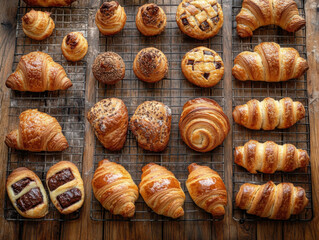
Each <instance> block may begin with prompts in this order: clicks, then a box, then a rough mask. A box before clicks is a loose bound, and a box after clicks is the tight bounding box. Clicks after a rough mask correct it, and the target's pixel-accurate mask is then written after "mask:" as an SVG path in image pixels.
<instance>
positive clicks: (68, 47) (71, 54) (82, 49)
mask: <svg viewBox="0 0 319 240" xmlns="http://www.w3.org/2000/svg"><path fill="white" fill-rule="evenodd" d="M61 49H62V53H63V56H64V57H65V58H66V59H67V60H69V61H72V62H77V61H80V60H81V59H83V58H84V57H85V55H86V53H87V51H88V42H87V41H86V39H85V37H84V36H83V33H81V32H71V33H69V34H68V35H66V36H65V37H64V39H63V41H62V46H61Z"/></svg>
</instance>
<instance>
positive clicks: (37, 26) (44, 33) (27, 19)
mask: <svg viewBox="0 0 319 240" xmlns="http://www.w3.org/2000/svg"><path fill="white" fill-rule="evenodd" d="M50 15H51V13H48V12H41V11H35V10H33V9H32V10H31V11H30V12H28V13H26V14H25V15H24V16H23V17H22V29H23V32H24V33H25V35H27V36H28V37H29V38H32V39H34V40H38V41H40V40H44V39H46V38H47V37H49V36H50V35H51V34H52V32H53V30H54V28H55V24H54V22H53V19H52V18H51V17H50Z"/></svg>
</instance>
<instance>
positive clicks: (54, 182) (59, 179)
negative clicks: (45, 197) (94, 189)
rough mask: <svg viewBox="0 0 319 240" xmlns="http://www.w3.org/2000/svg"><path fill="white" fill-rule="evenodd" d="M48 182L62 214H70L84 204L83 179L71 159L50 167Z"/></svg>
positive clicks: (51, 194) (55, 202) (52, 197)
mask: <svg viewBox="0 0 319 240" xmlns="http://www.w3.org/2000/svg"><path fill="white" fill-rule="evenodd" d="M46 184H47V187H48V189H49V192H50V198H51V201H52V202H53V204H54V206H55V207H56V208H57V209H58V210H59V212H60V213H62V214H70V213H72V212H74V211H76V210H78V209H79V208H80V207H82V205H83V201H84V188H83V180H82V178H81V174H80V173H79V170H78V168H77V167H76V166H75V165H74V164H73V163H71V162H69V161H61V162H58V163H57V164H54V165H53V166H52V167H50V169H49V171H48V172H47V176H46Z"/></svg>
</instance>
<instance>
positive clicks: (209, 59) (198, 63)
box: [181, 47, 224, 87]
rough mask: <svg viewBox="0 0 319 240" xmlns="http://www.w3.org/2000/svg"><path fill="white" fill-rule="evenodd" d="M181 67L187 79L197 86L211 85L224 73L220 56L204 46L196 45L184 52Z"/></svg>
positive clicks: (217, 81)
mask: <svg viewBox="0 0 319 240" xmlns="http://www.w3.org/2000/svg"><path fill="white" fill-rule="evenodd" d="M181 67H182V72H183V74H184V76H185V77H186V78H187V80H188V81H190V82H191V83H193V84H195V85H197V86H199V87H213V86H215V85H216V84H217V83H219V81H220V80H221V79H222V77H223V75H224V63H223V60H222V58H221V57H220V56H219V55H218V54H217V53H216V52H215V51H213V50H212V49H209V48H206V47H197V48H194V49H192V50H190V51H189V52H188V53H186V54H185V56H184V57H183V60H182V64H181Z"/></svg>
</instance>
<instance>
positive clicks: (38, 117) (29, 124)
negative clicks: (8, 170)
mask: <svg viewBox="0 0 319 240" xmlns="http://www.w3.org/2000/svg"><path fill="white" fill-rule="evenodd" d="M19 120H20V123H19V127H18V128H17V129H15V130H13V131H11V132H10V133H9V134H8V135H7V136H6V139H5V144H6V145H7V146H8V147H11V148H15V149H18V150H27V151H31V152H41V151H48V152H52V151H63V150H65V149H67V148H68V147H69V144H68V141H67V140H66V138H65V136H64V135H63V133H62V128H61V126H60V124H59V123H58V121H57V120H56V118H55V117H52V116H50V115H48V114H46V113H43V112H39V111H38V110H37V109H29V110H26V111H24V112H22V113H21V114H20V116H19Z"/></svg>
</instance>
